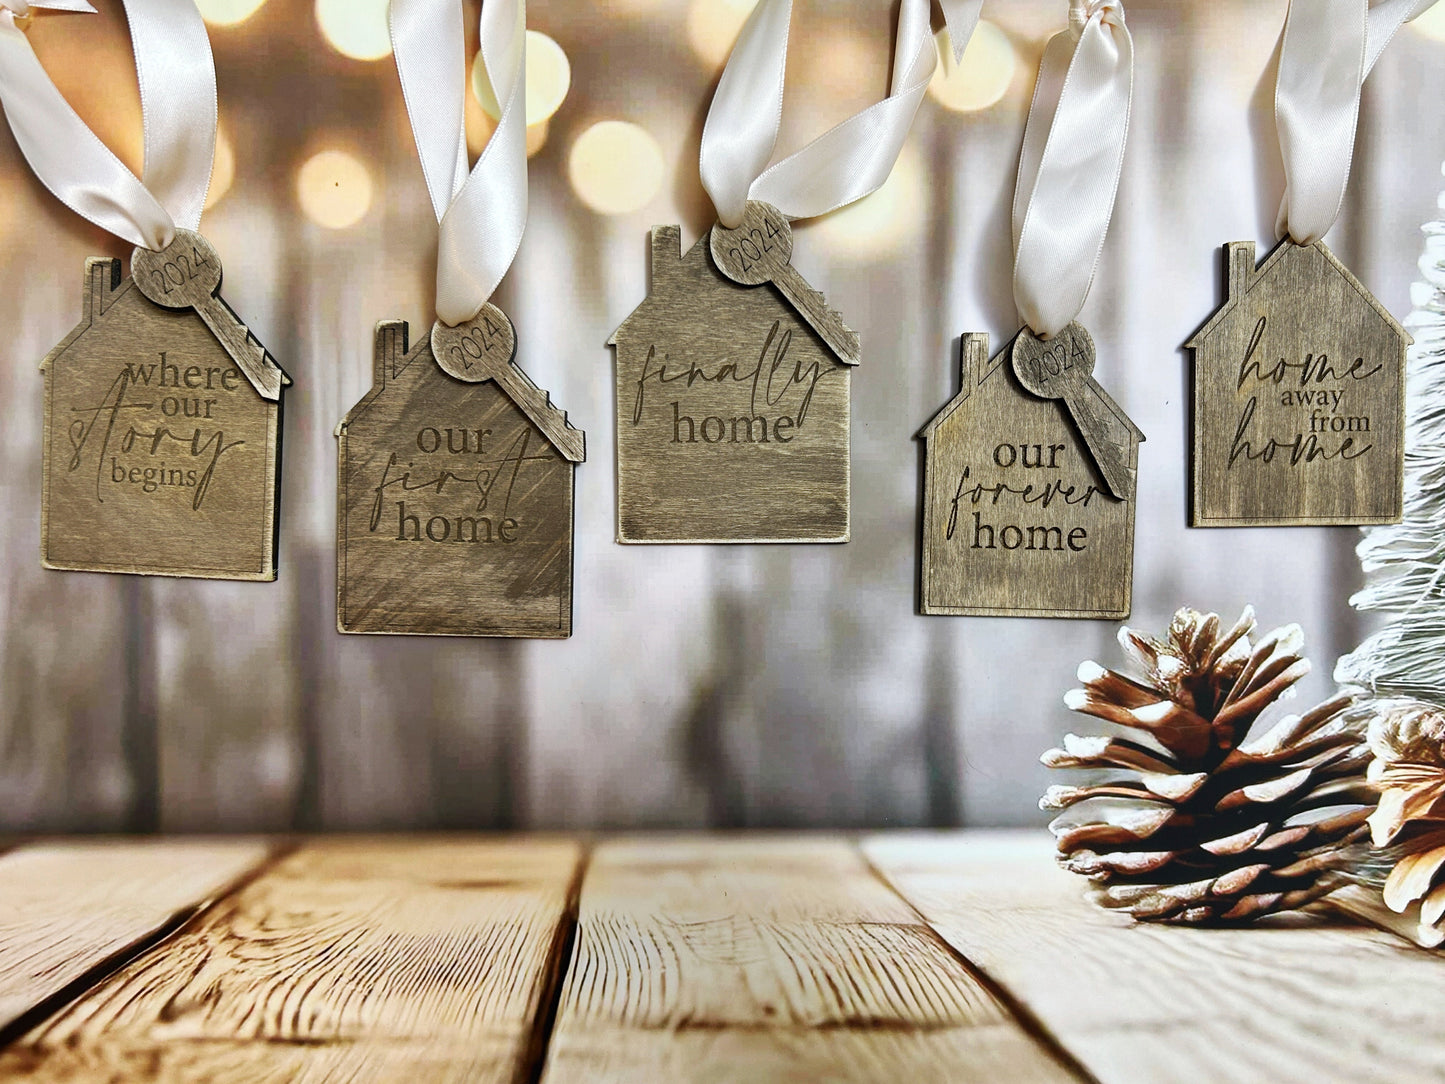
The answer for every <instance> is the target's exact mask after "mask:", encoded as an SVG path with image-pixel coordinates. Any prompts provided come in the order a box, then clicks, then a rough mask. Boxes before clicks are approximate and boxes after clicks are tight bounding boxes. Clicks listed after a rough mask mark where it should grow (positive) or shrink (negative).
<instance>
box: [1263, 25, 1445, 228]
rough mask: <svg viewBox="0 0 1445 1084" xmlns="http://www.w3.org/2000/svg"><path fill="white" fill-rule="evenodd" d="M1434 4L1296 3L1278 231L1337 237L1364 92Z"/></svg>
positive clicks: (1285, 41) (1279, 104) (1283, 83)
mask: <svg viewBox="0 0 1445 1084" xmlns="http://www.w3.org/2000/svg"><path fill="white" fill-rule="evenodd" d="M1433 5H1434V0H1375V3H1373V4H1370V3H1368V0H1291V2H1290V6H1289V14H1288V15H1287V16H1286V17H1285V23H1284V35H1283V37H1282V39H1281V41H1280V51H1279V80H1278V82H1277V83H1276V84H1275V89H1274V116H1275V124H1276V126H1277V127H1278V129H1279V147H1280V153H1281V154H1282V155H1283V157H1284V175H1285V190H1284V200H1283V202H1282V203H1281V204H1280V209H1279V220H1278V222H1277V223H1276V227H1275V228H1276V232H1278V234H1279V235H1280V236H1281V237H1283V236H1285V235H1286V234H1288V235H1289V236H1290V237H1291V238H1292V239H1293V240H1294V241H1295V242H1297V243H1298V244H1301V245H1308V244H1312V243H1313V242H1315V241H1318V240H1319V239H1320V238H1321V237H1323V236H1324V235H1325V234H1326V233H1328V232H1329V229H1330V227H1331V226H1333V225H1334V224H1335V219H1336V218H1338V217H1339V214H1340V207H1341V206H1342V205H1343V204H1344V200H1345V185H1346V184H1347V183H1348V182H1349V179H1350V160H1351V159H1352V158H1353V156H1354V150H1355V127H1356V125H1357V124H1358V122H1359V117H1360V88H1361V86H1363V84H1364V82H1365V79H1366V78H1367V77H1368V76H1369V74H1370V69H1372V68H1373V67H1374V66H1375V61H1377V60H1378V59H1379V58H1380V54H1381V53H1382V52H1384V51H1385V46H1386V45H1388V44H1389V43H1390V39H1391V38H1393V37H1394V36H1395V31H1397V30H1399V29H1400V27H1401V26H1402V25H1404V24H1405V23H1407V22H1409V21H1410V20H1411V19H1413V18H1415V17H1416V16H1417V15H1420V14H1422V13H1423V12H1425V11H1426V10H1427V9H1428V8H1430V7H1432V6H1433Z"/></svg>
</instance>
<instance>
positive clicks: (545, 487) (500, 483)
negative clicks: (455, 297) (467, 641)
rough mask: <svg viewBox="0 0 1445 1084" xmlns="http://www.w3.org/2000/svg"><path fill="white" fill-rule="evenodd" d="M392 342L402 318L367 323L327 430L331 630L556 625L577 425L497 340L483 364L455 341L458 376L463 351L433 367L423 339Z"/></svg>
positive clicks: (568, 538)
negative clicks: (333, 474)
mask: <svg viewBox="0 0 1445 1084" xmlns="http://www.w3.org/2000/svg"><path fill="white" fill-rule="evenodd" d="M498 316H499V318H500V320H502V321H505V319H506V318H505V317H504V316H501V315H500V313H498ZM439 326H440V325H439ZM497 326H499V327H500V326H501V325H500V324H499V325H497ZM510 326H511V325H510V324H506V327H507V328H510ZM447 330H448V332H454V331H455V330H456V329H447ZM480 333H481V328H480V326H479V328H478V335H479V336H480ZM455 337H456V336H455V335H453V338H455ZM407 339H408V334H407V324H406V323H405V321H387V322H384V323H381V324H378V325H377V329H376V356H375V369H374V373H375V376H374V383H373V385H372V389H371V391H369V392H368V393H367V394H366V395H365V396H364V397H363V398H362V400H361V401H360V402H359V403H357V404H356V406H355V407H353V408H352V409H351V411H350V412H349V413H348V414H347V416H346V420H345V421H343V422H342V423H341V425H340V426H338V427H337V430H336V436H337V440H338V456H339V459H338V467H337V478H338V487H337V510H336V518H337V567H336V624H337V628H338V629H340V631H342V632H381V633H416V634H429V635H437V636H442V635H453V636H455V635H462V636H528V637H542V638H550V639H560V638H565V637H567V636H569V635H571V633H572V500H573V474H574V471H575V468H576V464H577V463H578V462H580V461H581V459H582V458H583V456H584V451H583V436H582V433H581V432H579V431H578V430H576V429H574V428H572V427H571V426H569V425H568V424H567V422H566V416H565V415H563V414H562V412H561V411H560V410H558V409H557V408H555V407H553V406H552V405H551V404H550V401H549V400H548V399H547V395H546V393H545V392H542V391H541V390H539V389H538V388H537V387H536V386H535V385H533V384H532V383H531V382H530V381H529V380H528V379H527V377H526V376H525V375H524V374H523V373H522V371H521V370H520V369H518V368H517V367H516V366H515V365H513V364H512V363H511V357H510V354H511V351H510V349H509V350H508V351H507V355H508V356H507V358H506V360H505V361H500V362H496V361H491V362H489V361H488V360H487V359H486V358H485V357H484V351H483V348H482V347H481V346H480V345H477V342H474V340H473V339H471V338H462V339H461V343H462V344H465V345H467V346H471V347H472V348H473V349H474V350H475V351H476V354H475V368H476V370H477V371H476V373H475V374H471V373H468V375H467V379H466V380H463V379H459V378H458V377H457V376H456V375H454V374H455V373H459V372H465V371H466V370H465V366H466V364H467V363H468V362H470V361H472V360H473V359H472V358H471V357H470V356H469V355H467V354H465V353H463V350H462V345H459V344H458V343H456V342H453V343H452V345H451V346H450V350H451V351H454V352H455V353H456V354H457V355H458V357H459V359H460V360H459V361H457V362H455V363H453V362H451V361H450V360H449V361H448V366H447V369H446V370H444V369H443V367H442V366H441V365H439V364H438V362H437V360H436V359H435V357H434V356H433V349H434V343H435V342H436V341H438V337H437V335H436V334H435V333H434V334H433V335H432V336H431V337H430V338H429V339H427V338H424V339H422V340H421V341H419V342H418V343H417V344H416V345H415V346H414V347H411V348H410V349H408V341H407ZM478 341H479V340H478ZM514 341H515V340H513V342H514ZM544 426H545V429H544V428H543V427H544ZM554 438H555V440H554ZM558 442H560V443H558Z"/></svg>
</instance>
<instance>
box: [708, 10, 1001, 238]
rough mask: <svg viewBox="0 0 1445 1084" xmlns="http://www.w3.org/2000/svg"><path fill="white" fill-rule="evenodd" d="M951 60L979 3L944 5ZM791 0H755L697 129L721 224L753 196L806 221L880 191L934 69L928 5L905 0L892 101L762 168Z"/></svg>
mask: <svg viewBox="0 0 1445 1084" xmlns="http://www.w3.org/2000/svg"><path fill="white" fill-rule="evenodd" d="M940 4H941V6H942V8H943V14H944V19H945V21H946V22H947V24H948V32H949V36H950V38H951V39H952V41H953V52H954V57H955V59H961V58H962V56H963V50H964V46H966V45H967V44H968V39H969V38H971V37H972V36H973V29H974V27H975V26H976V25H977V23H978V15H979V10H980V9H981V8H982V7H983V0H940ZM792 14H793V3H792V0H761V2H760V3H759V4H758V5H757V6H756V7H755V8H753V11H752V14H751V15H749V16H748V20H747V22H746V23H745V24H744V25H743V29H742V32H741V33H740V34H739V35H738V40H737V44H736V45H734V46H733V51H732V54H731V55H730V56H729V57H728V62H727V66H726V67H725V68H724V69H723V73H722V78H721V79H720V80H719V81H718V86H717V91H716V92H715V93H714V94H713V99H712V105H711V106H710V107H709V109H708V113H707V121H706V123H705V124H704V125H703V131H702V152H701V154H700V156H699V163H698V165H699V169H700V172H701V173H702V183H703V187H704V188H706V189H707V193H708V195H709V196H711V197H712V202H713V206H714V207H716V208H717V214H718V218H719V220H721V222H722V224H723V225H724V226H727V227H729V228H731V227H735V226H737V224H738V223H739V222H741V221H742V217H743V210H744V208H745V207H746V206H747V202H748V200H749V199H756V200H762V201H763V202H765V203H771V204H772V205H773V206H774V207H776V208H777V209H778V210H780V211H782V212H783V214H785V215H787V216H788V217H789V218H812V217H814V216H815V215H821V214H824V213H825V212H827V211H832V210H835V209H836V208H838V207H842V206H845V205H846V204H849V203H852V202H854V201H855V200H860V199H862V198H863V197H864V196H866V195H868V194H869V193H870V192H874V191H876V190H877V189H878V188H879V186H880V185H882V184H883V182H884V181H886V180H887V179H888V174H889V173H890V172H891V171H892V169H893V163H894V162H896V161H897V160H898V154H899V152H900V151H901V150H902V149H903V141H904V140H905V139H906V138H907V137H908V129H909V127H910V126H911V125H912V123H913V117H914V114H915V113H917V112H918V103H919V102H920V101H922V100H923V92H924V91H925V90H927V89H928V80H929V78H930V77H931V76H932V75H933V69H934V67H935V65H936V64H937V63H938V50H937V47H936V46H935V45H934V41H933V33H932V30H931V28H930V27H929V6H928V0H902V3H901V4H900V5H899V10H898V36H897V42H896V44H895V46H894V55H893V80H892V86H891V87H890V89H889V94H888V97H886V98H884V99H883V100H882V101H881V102H877V103H875V104H874V105H872V106H870V107H869V108H867V109H865V110H863V111H862V112H860V113H855V114H854V115H853V116H851V117H849V118H848V119H847V120H845V121H843V122H842V123H841V124H839V125H837V126H836V127H835V128H832V129H830V130H829V131H827V132H825V133H824V134H823V135H821V136H819V137H818V138H817V139H815V140H813V142H811V143H809V144H808V145H807V146H806V147H804V148H803V149H802V150H800V151H798V152H797V153H795V154H792V155H789V156H788V157H787V158H784V159H783V160H782V161H781V162H778V163H776V164H775V165H773V166H772V167H771V168H766V167H767V165H768V160H769V159H770V158H772V156H773V148H774V145H775V144H776V143H777V139H778V125H779V123H780V121H781V120H782V112H783V76H784V69H785V68H786V66H787V58H788V24H789V22H790V21H791V19H792Z"/></svg>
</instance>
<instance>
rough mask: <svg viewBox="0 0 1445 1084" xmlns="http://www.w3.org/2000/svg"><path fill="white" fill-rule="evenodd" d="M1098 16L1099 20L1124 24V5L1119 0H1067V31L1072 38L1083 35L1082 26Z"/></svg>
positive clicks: (1118, 24) (1115, 24)
mask: <svg viewBox="0 0 1445 1084" xmlns="http://www.w3.org/2000/svg"><path fill="white" fill-rule="evenodd" d="M1095 16H1098V18H1099V21H1100V22H1105V23H1111V24H1113V25H1114V26H1120V27H1121V26H1123V25H1124V5H1123V4H1121V3H1120V2H1119V0H1069V32H1070V33H1071V34H1073V36H1074V40H1075V41H1078V40H1079V38H1080V37H1082V36H1083V33H1084V27H1086V26H1088V25H1089V23H1090V22H1091V21H1092V20H1093V19H1094V17H1095Z"/></svg>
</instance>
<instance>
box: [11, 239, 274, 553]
mask: <svg viewBox="0 0 1445 1084" xmlns="http://www.w3.org/2000/svg"><path fill="white" fill-rule="evenodd" d="M131 269H132V275H131V276H125V277H122V275H121V265H120V261H119V260H111V259H92V260H89V261H88V262H87V263H86V269H85V298H84V317H83V319H82V320H81V322H80V323H79V324H78V325H77V326H76V327H75V330H73V331H72V332H71V333H70V335H68V336H67V337H66V338H65V340H64V341H62V342H61V343H60V344H59V345H58V346H56V347H55V349H54V350H52V351H51V352H50V354H49V355H48V356H47V357H46V358H45V361H44V362H43V363H42V365H41V371H42V372H44V374H45V453H44V458H45V465H44V489H43V496H42V501H41V532H40V535H41V553H42V559H43V561H44V564H45V566H46V567H47V568H55V569H70V570H84V571H95V572H128V573H138V574H144V575H153V576H199V577H205V578H211V579H233V580H274V579H275V578H276V489H277V480H278V471H279V467H280V443H281V394H282V390H283V388H284V387H285V386H286V385H287V384H289V383H290V380H289V379H288V378H287V376H286V374H285V373H284V372H282V371H281V369H280V368H279V367H278V366H277V365H276V363H275V361H274V360H273V359H272V358H271V356H270V355H269V354H267V353H266V350H265V348H263V347H262V346H261V345H260V344H259V343H258V342H256V340H255V339H254V338H253V337H252V336H251V335H250V334H249V333H248V332H247V330H246V328H245V327H244V326H243V325H242V324H241V323H240V321H239V320H237V319H236V317H235V315H234V314H233V313H232V312H231V310H230V309H229V308H228V307H227V306H226V304H225V302H223V301H222V300H221V299H220V297H219V296H217V291H218V290H219V288H220V283H221V265H220V259H219V257H218V256H217V255H216V252H215V250H214V249H213V248H212V247H211V246H210V245H209V244H208V243H207V242H206V240H205V239H204V238H202V237H201V236H200V235H199V234H197V233H194V232H191V231H189V230H177V231H176V236H175V240H174V241H173V242H172V243H171V244H170V245H169V246H168V247H167V248H166V249H164V250H162V251H159V252H152V251H150V250H147V249H136V251H135V254H134V255H133V256H132V258H131Z"/></svg>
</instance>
